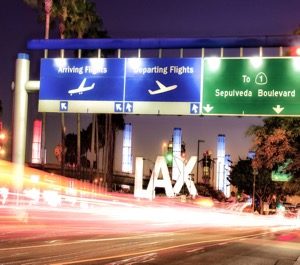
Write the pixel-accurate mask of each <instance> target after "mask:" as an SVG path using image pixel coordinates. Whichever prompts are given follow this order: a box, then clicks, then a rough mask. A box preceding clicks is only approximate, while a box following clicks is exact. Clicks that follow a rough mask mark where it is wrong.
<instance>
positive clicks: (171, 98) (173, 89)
mask: <svg viewBox="0 0 300 265" xmlns="http://www.w3.org/2000/svg"><path fill="white" fill-rule="evenodd" d="M200 79H201V58H163V59H159V58H128V59H126V92H125V100H126V101H143V102H200ZM188 108H189V107H188ZM188 112H189V111H188Z"/></svg>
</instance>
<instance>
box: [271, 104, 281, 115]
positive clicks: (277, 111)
mask: <svg viewBox="0 0 300 265" xmlns="http://www.w3.org/2000/svg"><path fill="white" fill-rule="evenodd" d="M273 110H274V111H275V112H276V113H277V114H279V113H280V112H281V111H283V110H284V108H283V107H282V108H281V107H280V105H277V106H276V108H275V107H273Z"/></svg>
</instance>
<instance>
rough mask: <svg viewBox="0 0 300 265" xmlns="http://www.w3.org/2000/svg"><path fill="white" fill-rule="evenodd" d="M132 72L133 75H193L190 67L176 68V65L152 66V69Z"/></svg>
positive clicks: (138, 68)
mask: <svg viewBox="0 0 300 265" xmlns="http://www.w3.org/2000/svg"><path fill="white" fill-rule="evenodd" d="M133 72H134V73H135V74H142V75H145V74H163V75H167V74H177V75H183V74H193V73H194V68H193V67H190V66H178V65H171V66H169V67H168V66H165V67H161V66H153V67H136V68H134V70H133Z"/></svg>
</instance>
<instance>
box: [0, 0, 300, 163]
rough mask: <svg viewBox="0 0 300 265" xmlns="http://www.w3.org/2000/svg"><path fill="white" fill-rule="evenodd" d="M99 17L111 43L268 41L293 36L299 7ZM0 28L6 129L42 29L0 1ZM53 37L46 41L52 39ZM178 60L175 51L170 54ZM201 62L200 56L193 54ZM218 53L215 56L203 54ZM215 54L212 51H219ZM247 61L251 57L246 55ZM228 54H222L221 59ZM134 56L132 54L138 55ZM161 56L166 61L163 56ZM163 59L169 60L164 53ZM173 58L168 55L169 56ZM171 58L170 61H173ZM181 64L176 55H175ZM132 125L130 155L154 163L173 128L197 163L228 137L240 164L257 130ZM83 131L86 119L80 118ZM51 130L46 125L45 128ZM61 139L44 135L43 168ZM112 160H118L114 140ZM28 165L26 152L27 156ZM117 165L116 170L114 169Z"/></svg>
mask: <svg viewBox="0 0 300 265" xmlns="http://www.w3.org/2000/svg"><path fill="white" fill-rule="evenodd" d="M94 2H96V4H97V10H98V14H99V15H100V16H102V18H103V21H104V26H105V28H106V30H107V31H108V33H109V35H110V36H111V37H112V38H145V37H156V38H163V37H182V38H185V37H187V38H188V37H199V38H200V37H215V36H249V35H257V36H266V35H281V34H284V35H286V34H292V32H293V30H295V29H296V28H297V27H298V26H299V24H300V18H299V10H300V1H299V0H289V1H282V0H251V1H250V0H248V1H241V0H230V1H220V0H219V1H217V0H202V1H199V0H184V1H183V0H164V1H162V0H127V1H125V0H106V1H94ZM0 20H1V30H2V37H1V41H0V45H1V60H0V70H1V72H0V99H1V100H2V103H3V116H2V119H3V122H4V126H5V127H6V128H8V129H9V130H10V129H11V113H12V95H11V81H12V80H13V79H14V67H15V59H16V56H17V53H19V52H28V53H29V54H30V58H31V79H32V80H38V79H39V77H38V73H39V61H38V58H39V56H42V53H40V52H37V51H28V50H27V49H26V42H27V40H30V39H40V38H43V37H44V30H43V28H44V26H43V25H42V24H38V22H37V16H36V13H35V12H34V11H33V10H31V9H30V7H28V6H27V5H26V4H24V3H23V1H21V0H10V1H5V2H3V4H2V5H1V9H0ZM57 36H58V35H56V32H53V33H52V35H51V37H52V38H54V37H57ZM175 52H176V51H175ZM192 52H193V53H195V54H196V55H197V54H199V55H198V56H201V51H200V50H199V51H192ZM208 52H212V53H214V52H216V51H208ZM217 52H218V51H217ZM246 53H248V54H249V55H255V54H258V51H257V50H253V49H252V50H249V51H246ZM225 54H226V51H225ZM136 55H137V54H136ZM163 55H164V54H163ZM165 56H169V54H168V53H166V54H165ZM172 56H174V54H172ZM175 56H176V55H175ZM178 57H179V52H178ZM37 98H38V96H37V94H35V95H30V97H29V100H30V101H29V106H30V110H29V122H28V138H27V139H28V141H31V134H32V120H33V119H34V118H40V117H41V115H40V114H38V113H37V107H36V103H37ZM125 119H126V121H127V122H131V123H132V124H133V155H134V156H144V157H146V158H149V159H151V160H154V159H155V157H156V155H157V154H159V153H160V152H161V145H162V143H163V142H167V141H168V140H170V139H171V136H172V130H173V128H174V127H181V128H182V129H183V140H184V141H185V143H186V148H187V155H188V156H190V155H196V151H197V140H198V139H202V140H205V143H203V144H201V152H203V151H205V150H207V149H210V150H212V151H213V153H214V156H216V138H217V135H218V134H219V133H222V134H226V140H227V141H226V152H227V153H230V154H232V156H233V160H235V161H236V160H237V159H238V157H239V156H241V157H245V156H246V154H247V151H248V150H249V149H250V148H251V139H250V138H248V137H245V135H244V134H245V131H246V129H247V128H248V127H249V126H250V125H252V124H259V123H260V122H261V119H259V118H255V117H253V118H225V117H206V118H203V117H183V116H181V117H178V116H176V117H170V116H163V117H158V116H126V117H125ZM59 120H60V118H59V115H57V114H49V115H48V116H47V123H49V124H51V128H57V131H59V129H60V128H59ZM67 120H68V121H67V128H68V132H70V131H72V130H74V129H75V126H74V122H73V121H74V120H75V116H74V115H72V114H70V115H68V119H67ZM83 120H84V123H85V124H88V123H89V121H90V116H89V115H83ZM49 126H50V125H49ZM58 135H59V133H57V134H53V133H52V134H49V135H47V137H48V140H47V149H48V158H49V161H50V162H51V161H52V162H53V161H54V160H53V148H54V145H55V144H57V143H59V136H58ZM117 152H118V153H120V152H121V140H120V139H119V140H118V147H117ZM27 155H28V157H27V160H29V155H30V152H29V153H28V154H27ZM118 167H120V165H117V168H118Z"/></svg>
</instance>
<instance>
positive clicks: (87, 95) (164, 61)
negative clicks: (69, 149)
mask: <svg viewBox="0 0 300 265" xmlns="http://www.w3.org/2000/svg"><path fill="white" fill-rule="evenodd" d="M201 64H202V59H201V58H143V59H142V58H127V59H125V58H124V59H112V58H109V59H105V58H90V59H87V58H85V59H66V58H56V59H42V61H41V84H40V98H39V111H45V112H59V111H60V112H62V111H64V112H77V113H87V112H90V113H128V114H173V115H195V114H199V106H200V101H201Z"/></svg>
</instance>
